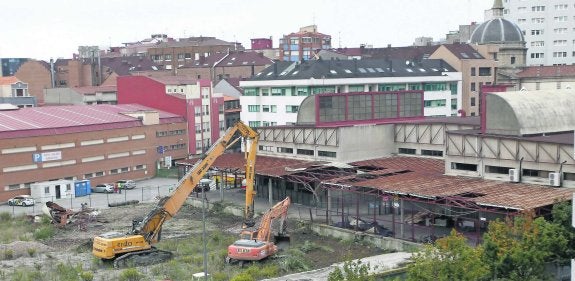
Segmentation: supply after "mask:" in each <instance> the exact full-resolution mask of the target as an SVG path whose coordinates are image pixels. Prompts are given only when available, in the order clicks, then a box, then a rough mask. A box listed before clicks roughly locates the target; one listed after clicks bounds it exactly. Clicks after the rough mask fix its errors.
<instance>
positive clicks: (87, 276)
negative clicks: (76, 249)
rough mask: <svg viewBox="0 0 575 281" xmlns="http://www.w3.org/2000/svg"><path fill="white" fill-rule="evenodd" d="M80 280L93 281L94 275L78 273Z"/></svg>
mask: <svg viewBox="0 0 575 281" xmlns="http://www.w3.org/2000/svg"><path fill="white" fill-rule="evenodd" d="M80 279H82V281H92V280H94V273H92V271H82V272H81V273H80Z"/></svg>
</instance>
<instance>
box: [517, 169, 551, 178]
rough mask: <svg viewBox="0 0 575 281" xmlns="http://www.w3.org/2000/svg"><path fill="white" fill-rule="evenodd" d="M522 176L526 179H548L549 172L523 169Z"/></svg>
mask: <svg viewBox="0 0 575 281" xmlns="http://www.w3.org/2000/svg"><path fill="white" fill-rule="evenodd" d="M521 174H522V175H523V176H526V177H538V178H548V177H549V171H542V170H531V169H522V171H521Z"/></svg>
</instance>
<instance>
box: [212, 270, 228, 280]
mask: <svg viewBox="0 0 575 281" xmlns="http://www.w3.org/2000/svg"><path fill="white" fill-rule="evenodd" d="M228 278H229V277H228V275H227V274H225V273H223V272H216V273H213V274H212V280H213V281H226V280H228Z"/></svg>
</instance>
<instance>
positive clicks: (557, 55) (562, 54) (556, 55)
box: [553, 52, 567, 58]
mask: <svg viewBox="0 0 575 281" xmlns="http://www.w3.org/2000/svg"><path fill="white" fill-rule="evenodd" d="M553 57H554V58H566V57H567V52H553Z"/></svg>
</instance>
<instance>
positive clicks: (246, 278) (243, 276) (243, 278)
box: [230, 272, 256, 281]
mask: <svg viewBox="0 0 575 281" xmlns="http://www.w3.org/2000/svg"><path fill="white" fill-rule="evenodd" d="M230 281H256V279H255V278H254V277H253V276H251V275H249V274H247V273H245V272H242V273H240V274H238V275H236V276H234V277H233V278H232V279H231V280H230Z"/></svg>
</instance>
